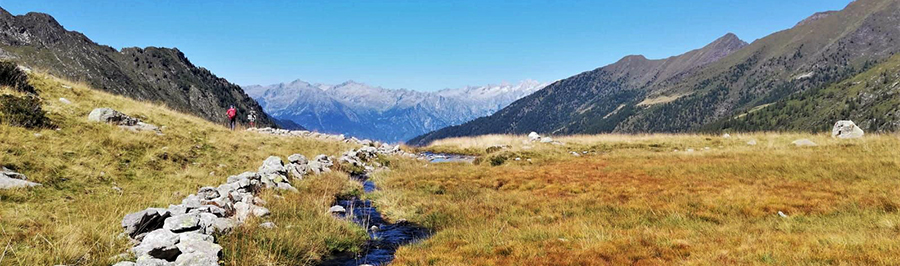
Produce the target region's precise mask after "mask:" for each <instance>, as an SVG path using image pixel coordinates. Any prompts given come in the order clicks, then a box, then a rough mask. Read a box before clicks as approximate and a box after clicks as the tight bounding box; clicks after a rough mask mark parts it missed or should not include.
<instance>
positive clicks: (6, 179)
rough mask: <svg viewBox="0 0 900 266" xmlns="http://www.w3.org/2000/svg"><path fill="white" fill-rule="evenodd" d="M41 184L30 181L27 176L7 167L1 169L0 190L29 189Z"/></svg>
mask: <svg viewBox="0 0 900 266" xmlns="http://www.w3.org/2000/svg"><path fill="white" fill-rule="evenodd" d="M40 185H41V184H39V183H35V182H31V181H28V178H27V177H25V175H23V174H20V173H17V172H15V171H13V170H9V169H7V168H6V167H3V168H2V169H0V189H14V188H28V187H36V186H40Z"/></svg>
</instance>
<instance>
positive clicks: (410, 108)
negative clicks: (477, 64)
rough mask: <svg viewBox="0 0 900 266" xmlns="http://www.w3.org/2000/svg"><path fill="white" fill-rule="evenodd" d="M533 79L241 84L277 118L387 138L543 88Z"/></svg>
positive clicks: (471, 115)
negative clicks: (427, 85)
mask: <svg viewBox="0 0 900 266" xmlns="http://www.w3.org/2000/svg"><path fill="white" fill-rule="evenodd" d="M546 85H547V84H545V83H540V82H537V81H533V80H526V81H522V82H520V83H517V84H507V83H504V84H500V85H487V86H478V87H465V88H458V89H444V90H440V91H436V92H420V91H413V90H405V89H385V88H381V87H375V86H370V85H366V84H363V83H358V82H354V81H348V82H344V83H341V84H338V85H325V84H311V83H308V82H305V81H302V80H295V81H293V82H290V83H279V84H273V85H268V86H260V85H251V86H244V87H243V88H244V91H246V92H247V94H248V95H250V96H251V97H253V98H254V99H256V100H257V101H258V102H259V103H260V105H262V107H263V109H264V110H265V111H266V112H267V113H268V114H270V115H271V116H272V117H274V118H275V119H277V120H279V121H284V122H285V123H282V124H286V122H288V121H290V122H293V123H295V124H299V125H303V126H305V127H307V128H309V129H311V130H316V131H321V132H327V133H342V134H348V135H351V136H355V137H358V138H370V139H377V140H382V141H389V142H399V141H406V140H408V139H409V138H412V137H415V136H417V135H420V134H423V133H426V132H429V131H432V130H436V129H439V128H443V127H447V126H452V125H458V124H461V123H465V122H467V121H470V120H472V119H475V118H478V117H482V116H487V115H490V114H492V113H494V112H496V111H497V110H500V109H501V108H503V107H505V106H506V105H508V104H509V103H511V102H513V101H515V100H517V99H519V98H522V97H525V96H527V95H529V94H531V93H533V92H535V91H537V90H539V89H541V88H543V87H544V86H546Z"/></svg>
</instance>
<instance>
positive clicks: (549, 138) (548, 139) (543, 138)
mask: <svg viewBox="0 0 900 266" xmlns="http://www.w3.org/2000/svg"><path fill="white" fill-rule="evenodd" d="M551 142H553V138H551V137H541V143H551Z"/></svg>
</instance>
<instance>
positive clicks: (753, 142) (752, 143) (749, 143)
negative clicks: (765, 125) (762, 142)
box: [747, 139, 756, 146]
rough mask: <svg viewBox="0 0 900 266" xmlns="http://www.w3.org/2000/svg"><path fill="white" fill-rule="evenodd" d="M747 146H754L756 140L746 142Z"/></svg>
mask: <svg viewBox="0 0 900 266" xmlns="http://www.w3.org/2000/svg"><path fill="white" fill-rule="evenodd" d="M747 145H750V146H756V140H755V139H751V140H750V141H748V142H747Z"/></svg>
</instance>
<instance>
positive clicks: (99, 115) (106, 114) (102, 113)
mask: <svg viewBox="0 0 900 266" xmlns="http://www.w3.org/2000/svg"><path fill="white" fill-rule="evenodd" d="M88 121H91V122H100V123H107V124H113V125H117V126H119V127H120V128H122V129H127V130H130V131H135V132H138V131H153V132H156V134H162V131H160V130H159V127H157V126H156V125H152V124H147V123H144V122H142V121H141V120H140V119H137V118H134V117H130V116H128V115H125V114H123V113H121V112H119V111H116V110H113V109H112V108H97V109H94V110H92V111H91V113H90V114H88Z"/></svg>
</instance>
